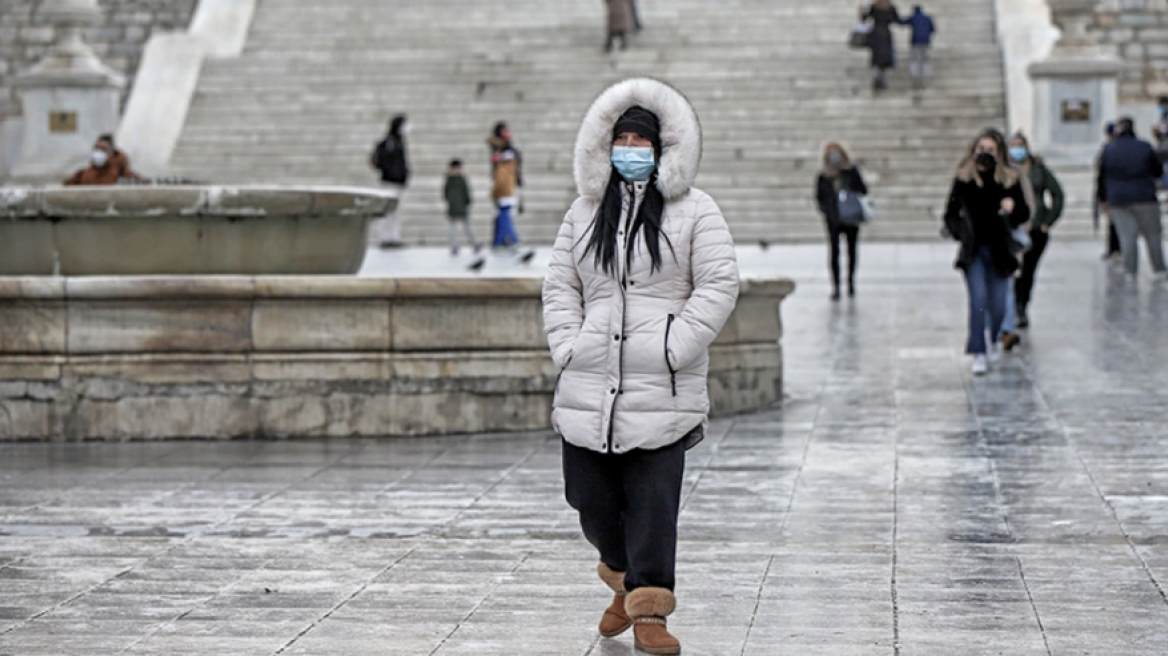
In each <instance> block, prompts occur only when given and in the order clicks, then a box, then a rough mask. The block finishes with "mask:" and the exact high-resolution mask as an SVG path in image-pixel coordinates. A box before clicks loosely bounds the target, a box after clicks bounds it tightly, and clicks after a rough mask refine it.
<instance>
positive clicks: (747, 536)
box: [0, 242, 1168, 656]
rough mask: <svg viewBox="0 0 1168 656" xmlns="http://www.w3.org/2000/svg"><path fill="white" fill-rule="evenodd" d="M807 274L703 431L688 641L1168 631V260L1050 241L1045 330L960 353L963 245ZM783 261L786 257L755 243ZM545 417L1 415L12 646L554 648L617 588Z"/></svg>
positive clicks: (1043, 638) (1041, 298) (599, 642)
mask: <svg viewBox="0 0 1168 656" xmlns="http://www.w3.org/2000/svg"><path fill="white" fill-rule="evenodd" d="M750 257H753V258H755V259H754V260H751V261H750V262H749V263H748V264H749V266H751V267H756V268H758V269H762V268H763V267H764V266H766V265H767V262H768V261H769V262H770V266H772V267H773V268H774V270H777V271H780V272H782V273H784V274H790V275H792V276H793V277H795V278H796V280H797V281H798V282H799V284H800V290H799V292H798V293H797V294H796V295H795V296H794V297H793V298H792V299H791V301H790V303H789V305H788V306H785V308H786V309H785V317H784V318H785V321H786V326H787V335H786V337H785V344H786V346H787V353H788V357H787V372H786V378H787V381H788V382H787V386H788V387H787V394H788V398H787V399H786V402H785V404H784V405H783V407H781V408H777V409H775V410H773V411H768V412H764V413H761V414H757V415H752V416H745V417H739V418H735V419H731V420H722V421H717V422H715V423H714V424H713V425H712V427H711V430H710V434H709V438H708V439H707V440H706V442H705V443H703V444H702V445H700V446H699V447H698V448H697V449H695V450H694V451H692V452H690V454H689V467H688V471H687V475H686V479H685V490H684V495H683V504H684V506H683V511H682V524H681V541H680V545H679V572H678V581H679V585H678V597H679V607H678V611H677V613H676V615H674V617H673V618H672V621H671V626H672V627H673V629H674V631H675V633H676V634H677V635H678V636H679V637H680V638H681V639H682V640H683V643H684V646H685V653H686V654H694V655H698V654H701V655H723V654H725V655H733V656H748V655H752V656H774V655H788V654H790V655H798V656H817V655H824V656H861V655H862V656H868V655H888V654H892V655H894V656H898V655H903V656H912V655H920V656H948V655H953V656H969V655H972V654H976V655H983V654H985V655H990V654H1000V655H1006V656H1029V655H1032V654H1033V655H1035V656H1040V655H1043V654H1045V655H1047V656H1054V655H1064V654H1065V655H1068V656H1069V655H1083V654H1092V655H1100V656H1104V655H1106V656H1113V655H1124V656H1128V655H1148V656H1151V655H1158V656H1162V655H1163V654H1165V653H1168V598H1166V596H1165V586H1166V585H1168V459H1166V458H1165V455H1164V454H1165V453H1166V452H1168V421H1166V420H1168V366H1165V364H1164V362H1165V357H1166V356H1168V330H1165V328H1168V286H1156V285H1154V284H1152V283H1151V282H1150V281H1148V280H1146V279H1145V280H1140V281H1139V282H1137V283H1125V282H1124V281H1123V280H1122V278H1121V277H1118V276H1116V275H1115V273H1114V272H1113V271H1110V270H1108V268H1107V267H1106V265H1103V264H1101V263H1099V262H1098V260H1097V257H1096V247H1095V246H1094V245H1087V244H1060V243H1057V242H1056V243H1055V245H1054V246H1052V249H1051V251H1050V254H1049V259H1048V261H1047V262H1046V263H1045V264H1044V268H1043V269H1042V270H1041V272H1040V278H1039V286H1038V289H1037V290H1036V298H1035V304H1034V307H1033V312H1032V315H1033V320H1034V327H1033V328H1032V329H1030V330H1029V331H1028V333H1027V334H1026V335H1025V342H1024V344H1023V346H1022V347H1021V350H1020V351H1019V352H1016V353H1012V354H1009V355H1008V356H1007V357H1006V358H1005V360H1004V361H1003V362H1002V364H1001V365H1000V366H998V367H996V368H995V370H994V371H992V372H991V373H990V375H988V376H986V377H985V378H981V379H973V378H971V377H970V375H969V372H968V367H967V362H966V360H965V358H964V357H963V355H962V353H961V346H962V330H963V324H964V321H965V310H964V308H963V305H964V291H963V289H962V286H961V281H960V278H959V277H958V276H957V275H956V274H955V273H953V272H952V271H951V269H950V268H949V262H950V260H951V257H952V249H951V248H950V247H948V246H933V245H880V246H876V247H871V248H868V249H866V250H865V251H864V257H865V261H864V269H863V275H862V277H861V280H860V296H859V297H858V298H857V299H855V300H852V301H847V300H845V302H843V303H840V304H832V303H830V302H829V301H828V300H827V287H826V284H825V271H823V270H822V262H823V253H822V250H820V249H818V248H816V249H812V248H809V247H803V248H798V247H782V248H775V249H772V250H771V251H770V252H769V253H768V254H763V253H761V252H760V253H758V254H757V255H752V256H750ZM766 258H770V260H768V259H766ZM559 467H560V459H559V443H558V441H557V439H556V438H555V437H554V436H552V435H548V434H524V435H476V436H463V437H451V438H443V439H425V440H372V439H371V440H331V441H303V442H167V443H101V444H70V443H51V444H11V443H9V444H0V654H5V655H7V654H11V655H16V654H20V655H21V656H24V655H38V654H54V655H60V654H113V653H126V654H210V655H218V654H223V655H227V654H231V655H233V656H234V655H239V654H249V655H250V654H257V655H260V654H263V655H275V654H298V655H304V656H327V655H332V654H336V655H344V656H360V655H363V654H379V655H383V654H390V655H397V654H400V655H409V656H416V655H425V656H430V655H442V656H447V655H456V654H468V655H470V654H474V655H480V654H482V655H486V654H491V655H494V654H508V655H516V656H523V655H527V654H564V655H579V656H586V655H592V656H631V655H632V654H633V650H632V644H631V638H630V637H628V636H624V637H621V638H618V639H613V640H609V639H601V638H600V637H599V636H598V635H597V634H596V632H595V623H596V621H597V620H598V619H599V615H600V612H601V611H602V609H603V608H604V606H605V605H606V603H607V601H608V599H607V596H606V594H605V589H604V588H603V586H602V585H601V584H600V583H599V582H598V581H597V580H596V579H595V575H594V573H593V568H594V565H595V554H594V553H593V551H592V550H591V548H590V547H589V546H588V545H587V544H586V543H585V542H584V541H583V540H582V539H581V537H580V534H579V529H578V527H577V525H576V518H575V516H574V514H573V512H572V511H571V510H570V509H569V508H568V507H567V505H566V504H565V503H564V501H563V498H562V483H561V476H560V470H559Z"/></svg>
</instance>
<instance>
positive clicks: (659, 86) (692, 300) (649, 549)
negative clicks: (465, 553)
mask: <svg viewBox="0 0 1168 656" xmlns="http://www.w3.org/2000/svg"><path fill="white" fill-rule="evenodd" d="M701 143H702V137H701V126H700V124H699V122H698V118H697V115H696V113H695V112H694V109H693V106H692V105H690V104H689V101H688V100H686V98H685V97H684V96H682V95H681V94H680V93H679V92H677V91H676V90H675V89H673V88H672V87H670V86H668V85H666V84H664V83H662V82H658V81H656V80H650V79H644V78H640V79H633V80H626V81H624V82H621V83H619V84H616V85H615V86H613V87H610V88H609V89H608V90H606V91H605V92H604V93H603V94H601V95H600V97H599V98H597V100H596V102H595V103H594V104H593V106H592V108H591V109H589V110H588V113H587V115H586V116H585V118H584V120H583V122H582V124H581V127H580V132H579V136H578V137H577V141H576V149H575V152H576V156H575V167H574V168H575V177H576V186H577V187H578V188H579V192H580V197H579V198H578V199H577V200H576V201H575V202H574V203H572V207H571V209H569V210H568V213H567V216H565V217H564V223H563V225H562V226H561V228H560V232H559V235H558V236H557V237H556V242H555V246H554V249H553V252H552V258H551V263H550V265H549V266H548V270H547V276H546V278H545V281H544V288H543V307H544V329H545V331H546V332H547V336H548V344H549V346H550V348H551V352H552V360H553V361H554V362H555V364H556V366H557V367H559V368H560V369H561V371H562V374H561V375H560V380H559V383H558V384H557V389H556V394H555V401H554V404H553V411H552V424H553V426H554V428H555V430H556V432H558V433H559V434H560V435H561V436H562V437H563V440H564V442H563V469H564V489H565V495H566V497H567V500H568V503H569V504H570V505H571V506H572V507H573V508H575V509H576V510H577V511H578V512H579V515H580V525H581V528H582V529H583V531H584V537H585V538H587V540H588V542H589V543H590V544H592V546H593V547H595V548H596V550H597V552H598V554H599V556H600V563H599V564H598V566H597V571H598V573H599V575H600V578H601V579H602V580H603V581H604V583H605V584H606V585H607V586H608V587H609V589H611V590H612V592H613V594H614V596H613V598H612V602H611V604H610V605H609V607H608V609H607V610H606V611H605V612H604V615H603V617H602V619H601V621H600V627H599V628H600V633H601V635H603V636H606V637H613V636H616V635H619V634H621V633H623V632H625V631H627V630H628V629H629V628H630V627H632V628H633V644H634V646H635V647H636V648H637V649H639V650H641V651H645V652H648V653H650V654H679V653H681V644H680V642H679V641H678V640H677V638H675V637H674V636H673V635H671V634H670V633H669V631H668V628H667V626H666V618H667V617H668V616H669V615H671V614H672V613H673V611H674V608H675V607H676V605H677V600H676V598H675V597H674V594H673V591H674V587H675V580H676V564H677V520H678V514H679V511H680V506H681V488H682V482H683V480H684V478H685V457H686V456H685V452H686V449H688V448H690V447H692V446H694V445H695V444H697V443H698V442H699V441H701V439H702V437H703V435H704V429H705V424H706V422H707V413H708V412H709V407H710V403H709V398H708V393H707V385H706V378H707V373H708V369H709V361H710V359H709V358H710V356H709V347H710V345H711V344H712V343H713V342H714V339H715V338H716V337H717V336H718V332H719V331H720V330H721V329H722V326H723V325H724V324H725V322H726V320H727V319H728V318H729V316H730V313H731V312H732V311H733V310H734V306H735V303H736V300H737V297H738V289H739V276H738V264H737V260H736V255H735V251H734V242H733V240H732V239H731V237H730V230H729V228H728V227H727V226H726V221H725V219H724V218H723V217H722V212H721V211H720V210H719V209H718V206H717V204H716V203H715V202H714V200H713V199H712V198H710V196H709V195H707V194H705V193H703V192H701V191H699V190H697V189H694V188H693V186H692V185H693V181H694V178H695V177H696V176H697V172H698V166H699V165H700V163H701V152H702V146H701ZM604 651H608V650H607V649H605V650H604Z"/></svg>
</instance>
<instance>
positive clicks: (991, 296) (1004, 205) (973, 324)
mask: <svg viewBox="0 0 1168 656" xmlns="http://www.w3.org/2000/svg"><path fill="white" fill-rule="evenodd" d="M1023 184H1024V182H1023V180H1022V179H1021V177H1020V176H1019V174H1018V172H1017V169H1015V168H1014V167H1012V166H1010V165H1009V164H1008V163H1007V161H1006V139H1005V137H1004V136H1002V134H1001V133H1000V132H998V131H996V130H986V131H984V132H982V133H981V134H980V135H978V137H977V139H974V141H973V143H972V144H971V145H970V147H969V153H968V154H967V155H966V156H965V159H963V160H962V162H961V164H960V166H959V167H958V169H957V176H956V178H955V179H954V181H953V189H952V191H951V192H950V193H949V202H948V203H947V204H946V208H945V227H946V228H947V229H948V231H949V234H950V235H952V236H953V238H954V239H956V240H957V241H959V242H961V247H960V249H959V250H958V254H957V262H956V267H957V268H959V269H961V270H962V271H963V272H964V273H965V284H966V288H967V289H968V291H969V339H968V341H967V343H966V347H965V351H966V353H968V354H970V355H972V356H973V373H974V375H977V376H980V375H983V374H985V373H986V371H987V370H988V368H989V362H988V359H987V353H989V352H990V350H989V348H988V344H987V343H986V328H987V326H986V317H987V314H988V316H989V322H990V325H989V332H990V337H991V339H992V342H991V343H996V342H997V340H998V339H999V338H1000V334H1001V330H1002V321H1003V320H1004V318H1005V315H1006V295H1007V289H1008V288H1009V284H1010V278H1011V276H1013V275H1014V272H1015V271H1017V270H1018V258H1017V257H1016V256H1015V254H1014V253H1013V252H1012V250H1011V244H1012V241H1013V240H1012V239H1011V238H1010V232H1011V231H1012V230H1013V229H1014V228H1016V227H1018V226H1020V225H1022V224H1023V223H1026V221H1027V220H1028V219H1029V218H1030V207H1029V206H1028V205H1027V203H1026V192H1025V191H1024V190H1023ZM994 353H996V346H995V347H994Z"/></svg>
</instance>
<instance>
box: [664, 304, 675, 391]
mask: <svg viewBox="0 0 1168 656" xmlns="http://www.w3.org/2000/svg"><path fill="white" fill-rule="evenodd" d="M674 320H675V317H674V316H673V315H672V314H671V315H669V318H668V319H666V320H665V366H666V367H667V368H668V369H669V388H670V389H671V390H673V395H674V396H677V371H676V370H674V368H673V363H672V362H670V361H669V331H670V330H672V329H673V322H674Z"/></svg>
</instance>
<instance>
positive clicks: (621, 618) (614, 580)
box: [596, 563, 633, 638]
mask: <svg viewBox="0 0 1168 656" xmlns="http://www.w3.org/2000/svg"><path fill="white" fill-rule="evenodd" d="M596 573H597V574H599V575H600V580H601V581H604V583H605V584H606V585H608V587H609V588H611V589H612V591H613V597H612V603H611V604H609V605H608V608H607V609H605V611H604V617H602V618H600V635H602V636H604V637H606V638H613V637H616V636H618V635H620V634H622V633H624V632H625V631H628V630H629V627H630V626H632V625H633V618H631V617H629V615H628V613H626V612H625V573H624V572H617V571H615V570H613V569H611V568H610V567H609V566H608V565H605V564H604V563H600V564H599V565H597V566H596Z"/></svg>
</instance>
